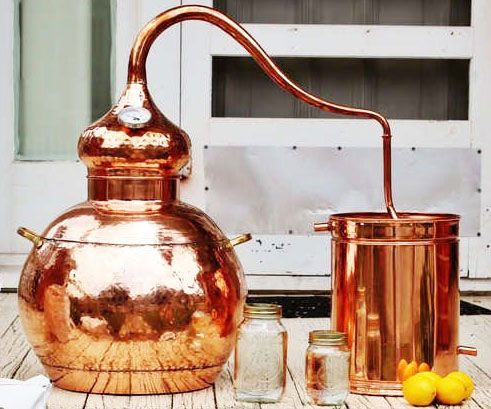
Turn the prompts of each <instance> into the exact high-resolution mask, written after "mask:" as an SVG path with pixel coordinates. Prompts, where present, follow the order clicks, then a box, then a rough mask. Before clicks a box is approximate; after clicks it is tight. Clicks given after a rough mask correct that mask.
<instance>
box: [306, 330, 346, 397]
mask: <svg viewBox="0 0 491 409" xmlns="http://www.w3.org/2000/svg"><path fill="white" fill-rule="evenodd" d="M349 357H350V353H349V349H348V345H347V343H346V334H344V333H342V332H337V331H327V330H317V331H311V332H310V333H309V347H308V348H307V353H306V362H305V378H306V383H307V393H308V394H309V397H310V399H311V403H313V404H315V405H336V406H337V405H342V404H343V403H344V401H345V400H346V398H347V396H348V392H349V379H348V375H349Z"/></svg>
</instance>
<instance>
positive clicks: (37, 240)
mask: <svg viewBox="0 0 491 409" xmlns="http://www.w3.org/2000/svg"><path fill="white" fill-rule="evenodd" d="M17 234H18V235H20V236H22V237H24V238H25V239H27V240H29V241H32V242H33V243H34V246H35V247H36V248H37V249H38V248H39V247H41V246H42V245H43V242H44V240H43V238H42V237H41V236H40V235H39V234H37V233H35V232H33V231H32V230H29V229H28V228H26V227H19V228H18V229H17Z"/></svg>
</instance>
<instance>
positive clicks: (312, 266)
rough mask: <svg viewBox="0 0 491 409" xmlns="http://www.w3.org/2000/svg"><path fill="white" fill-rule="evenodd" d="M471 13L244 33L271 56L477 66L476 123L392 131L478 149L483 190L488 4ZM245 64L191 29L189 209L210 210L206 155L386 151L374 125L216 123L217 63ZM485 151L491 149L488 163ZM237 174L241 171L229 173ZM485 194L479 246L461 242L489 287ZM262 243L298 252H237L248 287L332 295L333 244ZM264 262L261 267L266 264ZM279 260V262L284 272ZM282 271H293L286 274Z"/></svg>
mask: <svg viewBox="0 0 491 409" xmlns="http://www.w3.org/2000/svg"><path fill="white" fill-rule="evenodd" d="M184 3H189V4H190V3H194V1H193V2H191V1H189V2H186V1H185V2H184ZM199 3H200V4H204V5H208V6H211V5H212V4H211V1H205V0H202V1H200V2H199ZM407 4H408V3H407ZM411 4H412V3H411ZM454 4H456V3H454ZM459 4H460V3H459ZM285 7H286V6H285ZM408 7H409V5H408ZM472 7H473V9H472V14H473V18H472V25H471V26H470V27H445V26H441V27H435V26H424V27H419V26H373V25H371V26H370V25H364V26H356V25H339V26H330V25H325V24H319V25H314V26H310V25H306V24H300V25H298V24H246V28H247V29H248V30H249V31H250V32H251V33H252V34H253V35H254V36H256V38H257V39H258V40H259V42H260V43H261V44H262V45H263V46H264V48H265V49H266V51H267V52H269V53H270V54H272V55H274V56H282V57H299V56H300V57H321V58H329V57H354V58H373V57H383V58H419V59H421V58H429V59H471V69H470V85H469V86H470V107H469V120H462V121H429V120H428V121H427V120H394V121H391V123H392V126H393V129H394V135H395V137H394V146H396V147H413V146H414V147H435V148H440V147H441V148H473V149H476V151H477V149H481V151H482V154H481V155H482V180H483V181H484V180H489V178H490V177H491V143H490V142H488V141H489V138H487V139H486V135H487V131H486V130H487V129H488V126H487V122H486V119H485V118H491V112H490V107H491V104H489V103H486V98H487V96H489V95H491V78H490V75H491V51H490V50H491V49H490V48H489V46H488V40H487V39H489V38H491V29H490V27H491V26H489V24H486V23H485V22H486V21H489V19H490V18H491V3H489V2H487V1H486V0H474V1H473V5H472ZM262 22H263V21H262ZM245 55H246V53H245V52H244V51H243V50H242V49H241V48H240V46H238V45H237V44H235V43H234V42H233V41H232V40H231V39H229V38H227V36H226V35H225V34H223V33H222V32H221V31H220V30H218V29H216V28H213V27H209V26H205V25H204V24H202V23H195V22H192V23H186V25H184V28H183V65H182V79H183V80H182V81H183V89H182V100H181V103H182V110H183V111H182V112H183V115H182V118H183V122H182V125H183V128H184V129H186V130H187V131H189V133H190V135H191V136H192V138H193V146H194V157H193V158H194V169H193V179H192V180H191V181H190V182H189V183H188V186H186V189H185V190H184V193H185V196H187V198H189V199H190V200H191V201H193V202H194V203H196V204H198V205H199V206H201V207H203V206H204V205H205V203H206V201H205V194H204V188H205V183H204V180H205V178H204V174H203V172H204V170H203V146H204V145H210V146H213V145H227V146H229V145H233V146H240V145H252V146H254V145H258V146H292V145H297V146H349V147H367V146H372V147H373V146H380V139H379V138H378V134H379V131H378V128H377V125H376V124H371V123H369V122H367V121H356V120H349V119H290V118H275V119H269V118H212V117H211V108H210V107H211V100H212V82H211V74H212V72H211V58H212V56H245ZM278 134H281V139H279V138H278V137H277V135H278ZM487 146H489V147H490V148H489V153H487V150H488V149H487ZM224 160H226V158H224ZM488 162H489V166H488ZM230 166H231V167H232V166H234V164H233V163H231V164H230ZM488 167H489V169H487V168H488ZM488 174H489V175H488ZM396 183H397V182H396ZM482 184H483V186H482V206H481V210H482V216H481V229H480V232H479V233H480V234H481V236H480V237H471V238H463V239H462V241H461V253H460V255H461V276H463V277H467V276H470V277H491V250H490V249H489V248H488V247H487V244H488V243H490V244H491V226H490V225H489V215H490V213H491V196H488V195H490V194H491V192H489V193H486V187H485V183H482ZM487 198H489V200H488V199H487ZM488 202H489V205H487V203H488ZM485 204H486V205H485ZM488 207H489V209H488ZM367 210H369V209H367ZM371 210H376V209H371ZM257 239H259V240H260V241H262V242H264V241H265V240H266V241H268V240H269V241H271V242H277V241H285V242H288V241H290V242H291V244H292V245H293V243H295V251H294V250H289V251H281V254H279V253H280V251H279V250H278V251H276V252H275V251H272V252H271V253H268V252H265V250H264V248H263V246H262V245H260V244H259V243H258V242H255V243H252V244H249V245H244V247H243V249H239V250H238V251H239V253H240V254H241V257H242V259H243V262H244V265H245V267H246V270H247V271H248V272H250V275H249V277H248V282H249V285H250V286H252V288H261V289H265V288H275V289H281V288H282V287H284V288H285V289H286V288H288V289H292V288H294V289H315V288H318V287H316V286H319V285H321V286H322V288H326V287H327V286H326V285H325V280H327V277H326V274H328V272H329V267H328V266H329V262H328V258H327V253H328V251H327V246H328V237H327V236H324V237H322V238H319V237H315V238H314V237H313V236H312V237H309V236H281V235H274V236H267V237H266V236H259V237H257ZM247 246H248V247H247ZM291 248H292V247H289V249H291ZM312 248H315V249H318V250H317V251H316V252H311V253H308V252H307V251H306V250H307V249H309V250H310V249H312ZM303 252H305V253H308V254H314V253H317V256H316V257H311V258H310V259H305V258H302V257H301V256H299V255H301V254H304V253H303ZM275 253H276V254H275ZM258 259H261V263H259V262H258ZM278 259H281V263H280V262H278V261H277V260H278ZM275 260H276V261H275ZM298 263H300V264H302V266H304V274H301V273H299V269H298V268H297V267H298ZM285 265H290V266H292V268H291V269H285V267H284V266H285ZM261 266H263V267H261ZM319 268H320V270H319ZM475 283H476V284H475V288H476V289H478V288H479V286H482V285H483V282H482V281H479V282H478V281H476V282H475ZM464 286H465V288H466V289H467V290H468V289H469V288H474V287H473V285H472V282H471V283H467V282H466V284H465V285H464Z"/></svg>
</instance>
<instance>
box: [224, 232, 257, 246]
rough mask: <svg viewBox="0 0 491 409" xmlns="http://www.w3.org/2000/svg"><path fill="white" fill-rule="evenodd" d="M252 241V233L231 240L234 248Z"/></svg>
mask: <svg viewBox="0 0 491 409" xmlns="http://www.w3.org/2000/svg"><path fill="white" fill-rule="evenodd" d="M251 239H252V236H251V233H245V234H241V235H240V236H237V237H234V238H232V239H230V240H229V242H230V244H231V245H232V246H234V247H235V246H238V245H239V244H242V243H245V242H247V241H249V240H251Z"/></svg>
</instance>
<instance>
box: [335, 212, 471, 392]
mask: <svg viewBox="0 0 491 409" xmlns="http://www.w3.org/2000/svg"><path fill="white" fill-rule="evenodd" d="M327 224H328V226H329V231H330V232H331V234H332V244H331V246H332V252H331V256H332V270H331V271H332V293H333V301H332V319H331V326H332V328H333V329H335V330H338V331H343V332H346V333H347V334H348V344H349V346H350V349H351V370H350V389H351V391H352V392H355V393H364V394H374V395H400V394H401V381H402V380H403V378H402V375H403V373H404V369H405V366H407V365H408V364H407V363H411V364H412V365H413V366H414V368H415V370H417V368H422V369H421V370H423V369H425V368H426V369H431V370H433V371H435V372H437V373H439V374H440V375H446V374H447V373H449V372H451V371H454V370H456V369H458V354H462V353H463V354H465V353H468V354H475V353H476V350H475V348H471V347H463V346H459V345H458V338H459V334H458V325H459V313H460V304H459V287H458V280H459V267H458V232H459V231H458V228H459V216H457V215H452V214H423V213H399V214H398V219H393V218H392V217H391V216H390V215H389V214H388V213H347V214H335V215H332V216H331V217H330V219H329V222H328V223H327ZM402 364H405V365H402Z"/></svg>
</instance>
